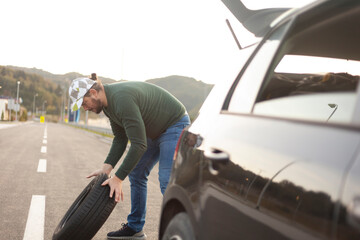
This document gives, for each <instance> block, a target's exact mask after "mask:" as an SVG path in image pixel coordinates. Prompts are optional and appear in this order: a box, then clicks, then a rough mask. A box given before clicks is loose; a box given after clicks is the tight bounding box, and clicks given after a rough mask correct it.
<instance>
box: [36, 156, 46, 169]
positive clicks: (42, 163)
mask: <svg viewBox="0 0 360 240" xmlns="http://www.w3.org/2000/svg"><path fill="white" fill-rule="evenodd" d="M37 171H38V172H46V159H40V160H39V165H38V169H37Z"/></svg>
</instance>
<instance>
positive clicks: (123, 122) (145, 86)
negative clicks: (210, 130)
mask: <svg viewBox="0 0 360 240" xmlns="http://www.w3.org/2000/svg"><path fill="white" fill-rule="evenodd" d="M104 89H105V95H106V98H107V103H108V106H107V107H106V108H105V107H104V108H103V111H104V113H105V115H106V116H107V117H108V118H109V119H110V124H111V129H112V131H113V133H114V136H115V137H114V140H113V142H112V146H111V148H110V152H109V154H108V156H107V158H106V160H105V163H108V164H110V165H111V166H112V167H115V165H116V164H117V162H118V161H119V160H120V158H121V156H122V155H123V153H124V151H125V149H126V145H127V143H128V141H130V143H131V145H130V148H129V151H128V153H127V155H126V157H125V159H124V161H123V163H122V164H121V165H120V167H119V169H118V170H117V172H116V173H115V175H116V176H117V177H119V178H120V179H122V180H124V179H125V178H126V176H127V175H128V174H129V173H130V172H131V170H132V169H133V168H134V167H135V166H136V164H137V163H138V161H139V160H140V158H141V157H142V155H143V154H144V153H145V151H146V149H147V138H151V139H155V138H157V137H159V136H160V135H161V134H162V133H163V132H165V130H166V129H167V128H168V127H170V126H171V125H173V124H175V123H176V122H177V121H179V120H180V119H181V118H182V117H183V116H184V115H185V112H186V110H185V107H184V105H183V104H182V103H181V102H180V101H179V100H177V99H176V98H175V97H174V96H172V95H171V94H170V93H169V92H167V91H166V90H164V89H162V88H160V87H158V86H156V85H153V84H150V83H145V82H119V83H113V84H108V85H104Z"/></svg>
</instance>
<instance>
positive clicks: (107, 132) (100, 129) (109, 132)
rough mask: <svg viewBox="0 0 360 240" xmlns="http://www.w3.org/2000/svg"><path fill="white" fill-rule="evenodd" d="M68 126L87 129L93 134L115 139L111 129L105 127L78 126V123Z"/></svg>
mask: <svg viewBox="0 0 360 240" xmlns="http://www.w3.org/2000/svg"><path fill="white" fill-rule="evenodd" d="M67 124H68V125H71V126H73V127H77V128H82V129H86V130H89V131H92V132H96V133H99V134H102V135H106V136H109V137H113V136H114V134H113V132H112V130H111V128H103V127H96V126H90V125H84V124H78V123H67Z"/></svg>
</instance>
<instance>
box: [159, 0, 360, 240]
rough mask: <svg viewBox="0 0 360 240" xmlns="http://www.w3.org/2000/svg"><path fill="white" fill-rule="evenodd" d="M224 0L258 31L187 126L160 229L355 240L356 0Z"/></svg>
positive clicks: (358, 155)
mask: <svg viewBox="0 0 360 240" xmlns="http://www.w3.org/2000/svg"><path fill="white" fill-rule="evenodd" d="M223 2H224V4H225V5H226V6H228V8H229V9H230V10H231V12H232V13H233V14H234V15H235V16H236V18H237V19H238V20H239V21H240V22H241V23H242V24H243V25H244V27H246V28H247V29H248V30H250V31H252V32H253V33H254V35H256V36H258V37H259V39H260V41H259V42H258V43H256V44H253V45H251V46H248V47H245V48H244V47H242V49H241V50H240V52H241V57H240V58H239V69H240V71H239V74H238V75H237V77H236V79H230V81H226V79H224V81H223V83H222V84H217V85H216V86H215V87H214V89H213V90H212V92H211V93H210V95H209V97H208V98H207V100H206V101H205V103H204V105H203V106H202V108H201V110H200V113H199V115H198V117H197V119H196V120H195V121H194V123H193V124H192V125H191V126H190V127H188V128H187V129H185V130H184V131H183V133H182V135H181V137H180V139H179V142H178V147H177V149H176V152H175V156H174V165H173V171H172V175H171V179H170V182H169V185H168V188H167V191H166V193H165V195H164V199H163V204H162V211H161V220H160V229H159V239H175V240H180V239H204V240H211V239H301V240H304V239H306V240H308V239H360V87H359V84H358V83H359V75H360V62H359V60H360V1H358V0H336V1H335V0H329V1H317V2H314V3H312V4H310V5H307V6H305V7H303V8H300V9H290V10H287V9H280V8H279V9H268V10H264V11H260V10H248V9H245V8H244V6H243V5H242V4H241V2H240V1H239V0H223ZM240 8H241V10H239V9H240ZM244 16H245V17H244ZM256 20H258V21H256ZM260 20H261V21H260ZM234 35H236V31H234ZM238 37H239V36H238ZM239 38H241V37H239Z"/></svg>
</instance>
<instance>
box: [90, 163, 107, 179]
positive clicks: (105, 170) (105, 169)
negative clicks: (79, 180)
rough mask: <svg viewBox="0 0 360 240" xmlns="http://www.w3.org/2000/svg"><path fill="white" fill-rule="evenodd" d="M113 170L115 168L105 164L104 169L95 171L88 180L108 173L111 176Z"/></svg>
mask: <svg viewBox="0 0 360 240" xmlns="http://www.w3.org/2000/svg"><path fill="white" fill-rule="evenodd" d="M112 169H113V167H112V166H111V165H110V164H107V163H104V165H103V167H102V168H100V169H98V170H95V171H94V172H92V173H91V174H90V175H89V176H87V178H91V177H96V176H97V175H100V174H102V173H106V174H107V175H108V176H109V175H110V173H111V170H112Z"/></svg>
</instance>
